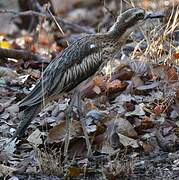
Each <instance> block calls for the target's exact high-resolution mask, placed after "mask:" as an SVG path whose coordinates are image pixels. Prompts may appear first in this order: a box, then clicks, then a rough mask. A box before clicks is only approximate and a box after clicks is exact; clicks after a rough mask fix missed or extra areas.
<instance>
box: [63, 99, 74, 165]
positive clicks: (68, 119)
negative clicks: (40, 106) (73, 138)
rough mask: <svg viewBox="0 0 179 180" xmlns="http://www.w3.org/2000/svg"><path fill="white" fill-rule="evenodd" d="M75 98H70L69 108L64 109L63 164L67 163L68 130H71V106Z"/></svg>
mask: <svg viewBox="0 0 179 180" xmlns="http://www.w3.org/2000/svg"><path fill="white" fill-rule="evenodd" d="M74 101H75V98H74V96H73V97H72V99H71V101H70V104H69V106H68V107H67V109H66V113H65V114H66V123H65V124H66V126H65V128H66V135H65V145H64V157H65V162H66V161H67V159H68V157H67V154H68V147H69V143H70V129H71V124H72V118H73V117H72V113H73V104H74Z"/></svg>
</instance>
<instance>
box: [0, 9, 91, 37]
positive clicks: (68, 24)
mask: <svg viewBox="0 0 179 180" xmlns="http://www.w3.org/2000/svg"><path fill="white" fill-rule="evenodd" d="M0 13H4V14H5V13H9V14H13V15H14V17H12V19H15V18H16V17H18V16H29V15H31V16H38V17H39V16H40V17H45V18H47V19H49V20H50V21H54V19H53V17H52V16H50V14H48V13H43V12H37V11H32V10H29V11H22V12H16V11H14V10H0ZM54 17H55V19H56V20H57V21H58V22H59V23H62V25H64V26H66V27H68V28H70V29H72V30H74V31H77V32H80V33H87V34H92V33H94V30H92V29H90V28H87V27H84V26H81V25H78V24H76V23H74V22H71V21H68V20H66V19H63V18H61V17H57V16H54Z"/></svg>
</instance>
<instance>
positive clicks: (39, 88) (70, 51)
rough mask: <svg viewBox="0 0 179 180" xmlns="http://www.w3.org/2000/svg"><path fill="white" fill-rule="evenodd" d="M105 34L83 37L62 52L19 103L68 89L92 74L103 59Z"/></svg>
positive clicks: (36, 101)
mask: <svg viewBox="0 0 179 180" xmlns="http://www.w3.org/2000/svg"><path fill="white" fill-rule="evenodd" d="M103 38H104V37H103V36H102V35H89V36H85V37H83V38H81V39H80V40H78V41H76V42H74V43H73V44H71V45H70V46H69V47H67V48H66V49H65V50H64V51H63V52H62V53H60V54H59V55H58V56H57V57H56V58H55V59H54V60H53V61H52V62H51V63H50V64H49V65H48V67H47V68H46V70H45V71H44V73H43V75H42V77H41V79H40V80H39V81H38V83H37V84H36V86H35V87H34V89H33V90H32V91H31V92H30V94H29V95H28V96H27V97H26V98H25V99H23V100H22V101H21V102H20V104H19V106H20V107H25V108H26V107H30V106H33V105H35V104H39V103H41V102H42V99H43V98H44V97H45V99H48V98H51V99H53V97H55V96H57V95H59V94H60V93H62V92H68V91H70V90H71V89H73V88H74V87H76V86H77V85H78V84H79V83H81V82H82V81H84V80H85V79H87V78H88V77H90V76H91V75H93V74H94V73H95V72H96V71H97V70H98V68H99V67H100V65H101V64H102V62H103V59H102V50H101V49H102V47H103V43H101V42H103V41H102V39H103Z"/></svg>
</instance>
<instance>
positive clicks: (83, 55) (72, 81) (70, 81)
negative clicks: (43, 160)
mask: <svg viewBox="0 0 179 180" xmlns="http://www.w3.org/2000/svg"><path fill="white" fill-rule="evenodd" d="M145 16H146V14H145V11H144V10H143V9H140V8H133V9H130V10H128V11H126V12H124V13H123V14H122V15H121V16H119V17H118V18H117V21H116V23H115V24H114V25H113V26H112V28H111V29H110V30H109V31H108V32H107V33H104V34H94V35H87V36H85V37H83V38H81V39H80V40H78V41H76V42H74V43H73V44H71V45H70V46H69V47H67V48H66V49H65V50H64V51H63V52H62V53H60V54H59V55H58V56H57V57H56V58H55V59H54V60H53V61H52V62H51V63H50V64H49V65H48V67H47V68H46V70H45V71H44V73H43V77H42V78H41V79H40V80H39V81H38V83H37V85H36V86H35V88H34V89H33V90H32V92H31V93H30V94H29V95H28V96H27V97H26V98H25V99H23V100H22V101H21V102H20V103H19V106H20V108H22V109H24V114H23V117H22V119H21V122H20V125H19V127H18V129H17V131H16V133H15V135H14V136H13V138H15V137H17V136H20V135H21V134H22V133H23V132H24V131H25V129H26V127H27V126H28V124H29V123H30V122H31V120H32V118H33V117H34V116H35V115H37V114H38V113H39V112H40V109H41V108H40V107H41V103H42V100H43V98H45V100H47V101H48V100H49V99H50V100H51V99H54V98H55V97H56V96H58V95H59V94H61V93H64V92H68V91H70V90H72V89H73V88H75V87H76V86H77V85H78V84H80V83H81V82H83V81H84V80H86V79H87V78H88V77H90V76H92V75H93V74H94V73H95V72H96V71H98V69H99V68H100V67H101V66H103V64H105V63H106V62H107V61H109V60H111V59H112V58H113V56H115V54H116V53H117V52H119V50H120V48H121V46H122V45H123V43H124V42H125V41H126V39H127V37H128V36H129V35H130V33H131V32H132V31H133V29H134V27H136V26H138V25H139V24H140V22H143V21H144V20H145ZM42 87H43V89H42Z"/></svg>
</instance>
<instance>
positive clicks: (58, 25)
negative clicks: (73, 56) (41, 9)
mask: <svg viewBox="0 0 179 180" xmlns="http://www.w3.org/2000/svg"><path fill="white" fill-rule="evenodd" d="M47 10H48V12H49V14H50V15H51V16H52V18H53V20H54V22H55V24H56V25H57V27H58V29H59V30H60V32H61V34H62V35H63V36H64V35H65V33H64V32H63V29H62V28H61V26H60V24H59V23H58V22H57V20H56V18H55V16H54V15H53V14H52V12H51V11H50V8H49V7H48V8H47ZM66 43H67V45H68V46H69V43H68V41H67V40H66Z"/></svg>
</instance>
